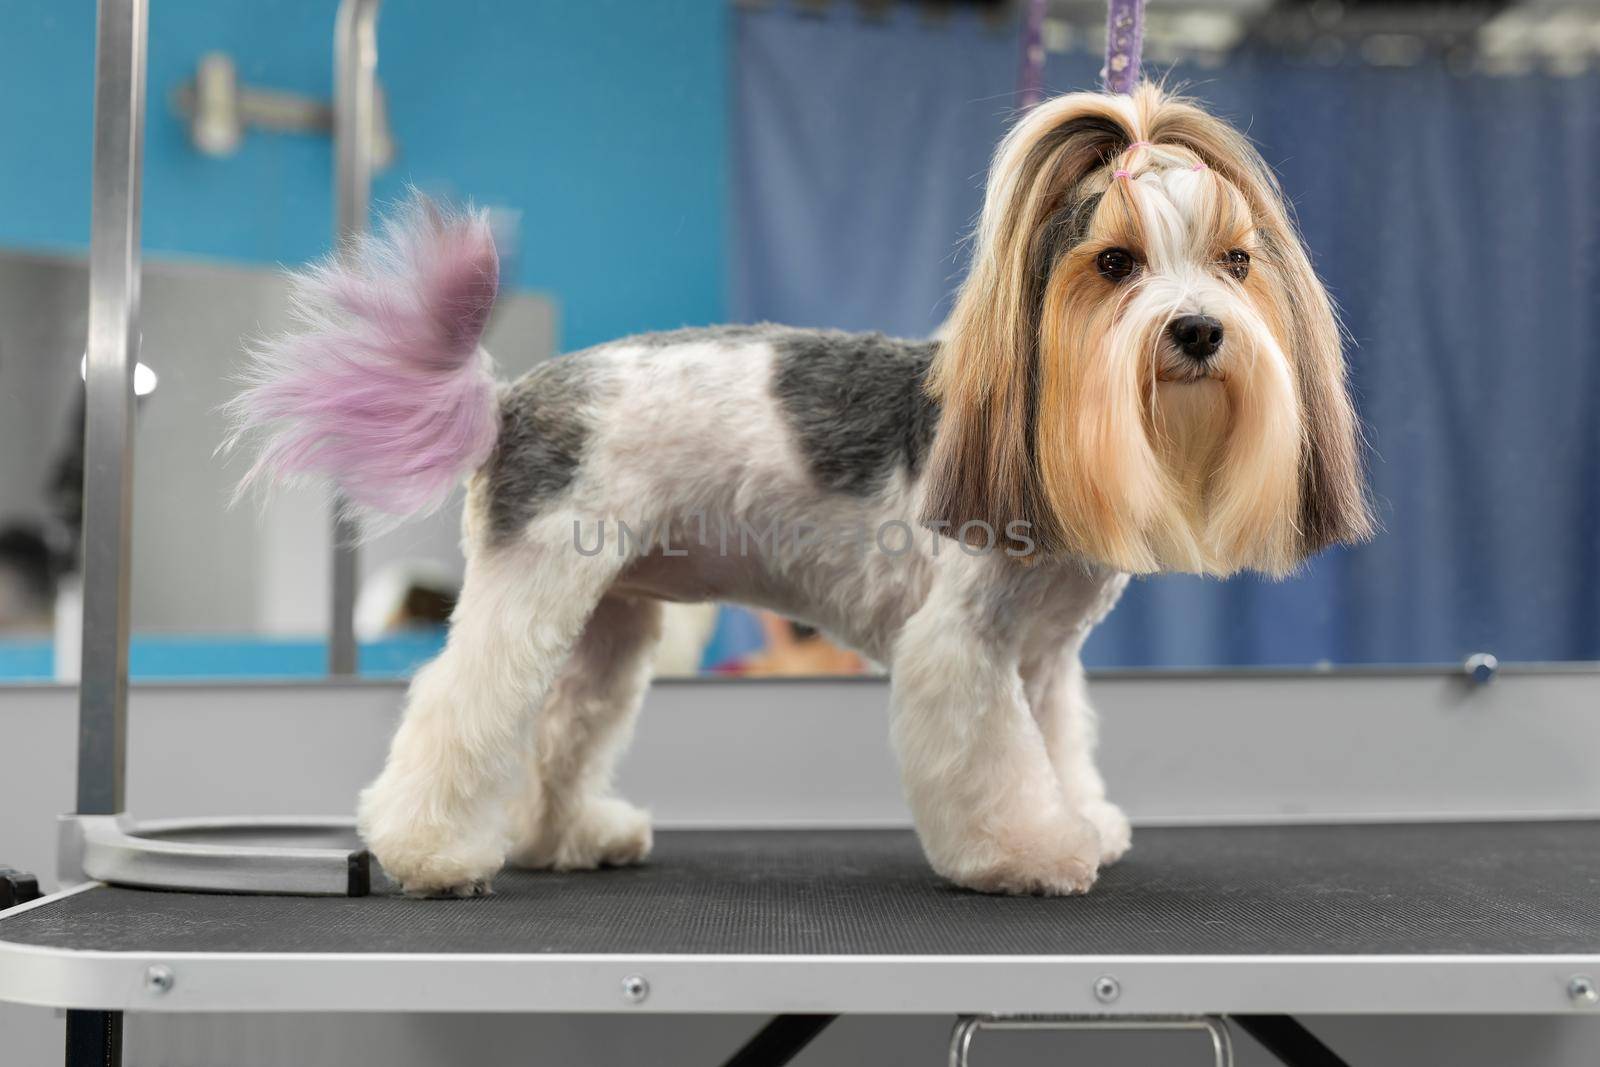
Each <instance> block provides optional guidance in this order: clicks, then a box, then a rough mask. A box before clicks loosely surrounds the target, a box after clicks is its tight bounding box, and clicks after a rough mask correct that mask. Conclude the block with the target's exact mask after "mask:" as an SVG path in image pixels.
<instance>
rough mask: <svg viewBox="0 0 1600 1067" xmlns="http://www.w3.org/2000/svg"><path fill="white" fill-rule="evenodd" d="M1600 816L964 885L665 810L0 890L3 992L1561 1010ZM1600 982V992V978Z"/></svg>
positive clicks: (851, 847)
mask: <svg viewBox="0 0 1600 1067" xmlns="http://www.w3.org/2000/svg"><path fill="white" fill-rule="evenodd" d="M1588 975H1600V822H1590V821H1583V822H1578V821H1568V822H1498V823H1471V824H1468V823H1433V824H1370V825H1327V826H1299V825H1297V826H1273V827H1244V826H1236V827H1184V828H1165V829H1141V830H1140V831H1138V833H1137V834H1136V837H1135V847H1134V849H1133V851H1132V852H1131V853H1130V854H1129V856H1128V857H1127V858H1126V859H1124V860H1123V862H1122V863H1120V864H1118V865H1117V866H1115V867H1113V868H1111V869H1110V870H1109V871H1107V872H1106V873H1105V874H1104V875H1103V877H1102V878H1101V881H1100V883H1099V885H1098V886H1096V887H1095V889H1094V891H1093V892H1092V893H1090V894H1088V895H1087V896H1083V897H1068V898H1052V899H1046V898H1015V897H1012V898H1007V897H992V896H983V895H980V894H976V893H970V892H966V891H963V890H960V889H956V888H953V887H951V886H949V885H947V884H945V883H943V882H942V881H940V880H939V879H938V878H936V877H935V876H934V875H933V874H932V873H930V872H929V870H928V868H927V866H926V864H925V863H924V861H923V859H922V856H921V854H920V852H919V851H918V848H917V844H916V841H915V839H914V838H913V837H912V836H911V835H910V834H909V833H907V832H903V831H880V830H827V831H796V830H783V831H777V830H773V831H766V830H762V831H754V830H720V831H667V832H662V833H661V834H659V835H658V840H657V845H656V852H655V855H654V857H653V858H652V860H651V862H650V863H649V865H647V866H644V867H640V868H632V869H625V870H612V871H599V872H585V873H572V874H552V873H529V872H515V871H508V872H506V873H504V874H502V875H501V876H500V878H499V879H498V880H497V881H496V883H495V893H494V894H493V895H492V896H489V897H484V898H479V899H470V900H412V899H406V898H404V897H400V896H396V895H393V894H392V893H382V892H379V893H375V894H374V895H372V896H368V897H360V898H340V897H282V896H280V897H270V896H237V895H223V894H198V893H172V892H159V891H148V890H135V889H122V888H111V887H106V886H101V885H94V886H90V887H82V888H79V889H74V890H68V891H66V892H63V893H60V894H56V895H55V896H52V897H48V898H45V899H42V900H39V901H35V902H34V903H32V904H28V905H23V906H21V907H19V908H16V909H13V910H11V911H9V912H6V913H4V914H3V915H0V999H4V1000H14V1001H20V1002H25V1003H32V1004H42V1005H51V1006H56V1007H67V1008H80V1009H99V1010H107V1009H114V1010H129V1011H380V1010H381V1011H546V1012H583V1011H658V1012H774V1013H839V1012H881V1013H896V1012H930V1013H997V1014H1030V1013H1047V1014H1052V1015H1066V1014H1074V1015H1075V1014H1096V1015H1105V1014H1137V1015H1160V1014H1183V1015H1202V1014H1224V1013H1226V1014H1235V1013H1271V1014H1299V1013H1306V1014H1314V1013H1406V1014H1432V1013H1452V1012H1458V1013H1478V1012H1484V1013H1565V1012H1582V1011H1591V1010H1600V1009H1595V1008H1594V1007H1592V984H1591V985H1585V983H1584V977H1585V976H1588ZM1586 991H1587V992H1586Z"/></svg>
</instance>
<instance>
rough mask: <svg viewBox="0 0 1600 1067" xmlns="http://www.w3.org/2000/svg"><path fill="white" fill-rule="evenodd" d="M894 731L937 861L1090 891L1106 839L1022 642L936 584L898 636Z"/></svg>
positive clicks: (1002, 888)
mask: <svg viewBox="0 0 1600 1067" xmlns="http://www.w3.org/2000/svg"><path fill="white" fill-rule="evenodd" d="M892 673H893V708H892V722H891V734H892V737H893V740H894V746H895V751H896V755H897V756H898V757H899V760H900V772H901V777H902V779H903V781H904V784H905V790H906V797H907V799H908V801H909V802H910V805H911V811H912V815H913V817H914V819H915V821H916V826H917V834H918V836H919V837H920V838H921V840H922V847H923V851H924V852H926V853H927V856H928V860H929V862H930V863H931V864H932V865H933V868H934V870H936V871H938V872H939V873H940V874H941V875H943V876H944V877H946V878H948V879H950V880H951V881H952V882H955V883H957V884H958V885H962V886H966V887H968V888H970V889H977V890H982V891H984V892H994V893H1043V894H1052V895H1054V894H1065V893H1082V892H1084V891H1085V890H1087V889H1088V888H1089V887H1090V886H1091V885H1093V884H1094V880H1095V873H1096V871H1097V870H1098V868H1099V865H1100V838H1099V834H1098V832H1097V831H1096V829H1095V827H1094V825H1093V824H1092V823H1091V822H1090V821H1089V820H1088V819H1086V818H1084V817H1083V815H1081V814H1080V813H1078V812H1076V811H1074V810H1072V808H1071V806H1070V805H1069V804H1068V803H1067V800H1066V797H1065V795H1064V794H1063V792H1062V790H1061V788H1060V785H1059V784H1058V782H1057V780H1056V774H1055V770H1054V769H1053V768H1052V766H1051V763H1050V757H1049V755H1048V753H1047V752H1046V750H1045V745H1044V740H1043V738H1042V736H1041V735H1040V733H1039V728H1038V726H1037V725H1036V724H1035V722H1034V719H1033V715H1032V713H1031V711H1030V710H1029V707H1028V702H1027V699H1026V697H1025V695H1024V693H1023V686H1022V679H1021V675H1020V674H1019V672H1018V655H1017V650H1016V647H1015V643H1014V642H1013V641H1012V640H1010V639H1008V638H1007V637H1006V636H1005V635H1003V634H1001V633H997V632H994V629H993V628H992V627H990V626H989V625H988V624H987V623H986V622H985V620H983V619H981V618H977V617H975V614H974V609H973V608H972V607H971V606H970V599H969V598H967V597H964V596H960V595H958V594H955V593H954V592H953V591H950V590H943V591H941V590H940V589H938V588H936V589H935V591H934V593H933V595H931V596H930V597H929V600H928V602H927V603H926V604H925V605H924V606H923V607H922V608H921V609H920V610H919V611H918V612H917V613H916V614H915V615H913V616H912V617H911V619H910V620H909V621H908V622H907V623H906V626H905V628H904V630H903V631H902V632H901V635H900V638H899V640H898V641H897V643H896V646H895V654H894V662H893V668H892Z"/></svg>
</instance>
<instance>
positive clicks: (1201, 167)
mask: <svg viewBox="0 0 1600 1067" xmlns="http://www.w3.org/2000/svg"><path fill="white" fill-rule="evenodd" d="M1189 169H1190V170H1195V171H1199V170H1210V169H1211V168H1210V167H1208V166H1206V165H1205V164H1204V163H1196V164H1195V165H1194V166H1192V167H1190V168H1189Z"/></svg>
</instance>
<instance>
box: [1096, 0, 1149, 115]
mask: <svg viewBox="0 0 1600 1067" xmlns="http://www.w3.org/2000/svg"><path fill="white" fill-rule="evenodd" d="M1143 49H1144V0H1109V2H1108V3H1107V5H1106V65H1105V66H1104V67H1103V68H1102V69H1101V71H1100V81H1101V82H1102V83H1103V84H1104V85H1105V87H1106V91H1107V92H1112V93H1129V92H1132V91H1133V87H1134V85H1135V84H1137V83H1138V81H1139V53H1140V52H1141V51H1142V50H1143Z"/></svg>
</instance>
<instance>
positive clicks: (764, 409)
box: [361, 341, 1129, 893]
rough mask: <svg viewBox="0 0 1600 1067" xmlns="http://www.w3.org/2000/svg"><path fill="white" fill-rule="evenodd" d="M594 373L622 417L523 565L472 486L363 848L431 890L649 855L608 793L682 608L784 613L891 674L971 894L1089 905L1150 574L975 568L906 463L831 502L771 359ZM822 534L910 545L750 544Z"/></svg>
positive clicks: (931, 803)
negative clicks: (861, 533) (1104, 623)
mask: <svg viewBox="0 0 1600 1067" xmlns="http://www.w3.org/2000/svg"><path fill="white" fill-rule="evenodd" d="M584 358H587V359H590V360H593V361H595V362H596V363H597V364H598V366H597V367H596V368H595V374H596V377H597V379H598V381H599V383H600V384H599V387H598V388H597V389H596V391H597V392H598V393H601V394H609V399H608V400H607V402H606V411H605V413H604V416H603V418H601V419H600V420H599V421H598V425H599V426H600V427H601V429H600V431H599V432H598V433H597V435H596V436H595V438H594V439H593V440H591V441H590V442H589V443H588V445H587V446H586V448H585V454H584V461H583V466H582V468H581V470H580V474H579V477H578V479H577V481H576V482H575V483H574V484H573V486H572V487H571V489H570V491H569V493H568V495H567V496H566V497H565V498H564V500H563V502H562V504H561V506H560V507H557V508H554V509H552V510H551V511H549V512H548V513H546V514H543V515H540V516H539V517H537V518H536V519H535V520H534V521H533V522H532V523H531V524H530V525H529V527H528V528H527V529H526V530H525V532H524V535H523V537H522V538H521V539H519V541H518V542H517V543H515V544H513V545H510V546H498V547H497V546H495V545H492V544H491V543H490V539H489V538H488V536H487V532H486V519H485V516H484V507H485V500H484V497H485V493H486V492H487V488H486V486H485V484H484V480H483V479H482V478H477V479H475V480H474V481H473V483H472V484H471V486H470V488H469V494H468V507H467V519H466V523H465V527H466V530H465V538H466V545H467V549H468V559H469V562H468V568H467V576H466V585H465V588H464V590H463V594H462V599H461V603H460V606H459V607H458V609H457V613H456V616H455V621H454V623H453V626H452V630H451V634H450V640H449V645H448V647H447V648H446V650H445V652H444V654H443V655H441V656H440V658H439V659H438V660H436V661H435V662H434V663H432V664H429V665H428V666H427V667H425V668H424V669H423V670H422V672H421V673H419V675H418V676H417V678H416V680H415V682H414V683H413V686H412V694H411V699H410V705H409V708H408V710H407V713H406V718H405V721H404V723H403V724H402V726H401V729H400V731H399V733H398V734H397V735H396V737H395V740H394V745H393V748H392V750H391V753H390V757H389V763H388V766H387V767H386V768H385V770H384V772H383V774H382V775H381V776H380V777H379V779H378V780H377V781H376V782H375V783H374V784H373V785H372V787H371V788H370V789H368V790H367V791H366V793H365V794H364V795H363V797H362V804H361V828H362V833H363V836H364V837H365V838H366V840H367V842H368V843H369V844H370V845H371V846H372V848H373V849H374V851H375V852H376V854H377V855H378V857H379V859H380V860H381V862H382V863H383V865H384V867H385V868H386V869H387V870H388V871H389V872H390V873H391V874H392V875H394V876H395V877H397V878H399V879H400V880H401V881H402V882H403V883H404V884H405V886H406V888H407V889H408V890H411V891H414V892H426V893H432V892H472V891H474V890H475V888H476V887H480V886H483V885H485V884H487V882H488V881H489V879H490V878H491V877H492V875H493V874H494V872H495V871H496V870H498V869H499V867H500V865H501V863H502V861H503V860H504V859H505V857H507V856H508V855H509V856H510V857H511V859H512V861H513V862H516V863H519V864H524V865H530V866H554V867H559V868H570V867H587V866H595V865H597V864H601V863H628V862H634V861H637V860H639V859H641V858H643V857H644V855H645V854H646V853H648V851H649V847H650V831H649V824H648V821H647V819H646V817H645V816H644V814H643V813H642V812H640V811H639V810H638V809H636V808H633V807H632V806H630V805H628V804H626V803H624V802H622V801H621V800H619V799H617V798H615V797H613V796H612V795H611V793H610V776H611V765H612V763H613V761H614V760H615V758H616V756H617V754H618V753H619V751H620V749H621V748H622V746H623V745H624V744H625V743H626V740H627V737H628V734H629V732H630V730H631V726H632V720H633V717H634V714H635V713H636V711H637V710H638V706H639V704H640V702H641V700H642V697H643V693H644V690H645V687H646V686H647V684H648V681H649V678H648V669H647V664H648V660H649V655H650V651H651V648H652V645H653V642H654V641H655V640H656V639H657V637H658V635H659V630H658V622H657V617H658V615H659V608H658V606H657V605H656V604H655V603H654V602H653V601H654V600H655V599H658V598H659V599H670V600H688V601H694V600H702V599H718V600H733V601H739V602H743V603H747V604H751V605H755V606H759V607H764V608H768V609H771V610H773V611H777V612H779V613H782V614H784V615H787V616H790V617H793V618H797V619H801V620H803V621H806V622H808V623H811V624H812V625H815V626H817V627H818V628H819V629H822V630H824V631H825V632H827V633H828V634H830V635H831V636H833V637H834V638H835V639H836V640H838V641H840V642H841V643H843V644H846V645H848V646H850V647H853V648H855V649H857V650H859V651H860V652H861V653H862V654H863V655H866V656H868V657H870V658H872V659H875V660H877V661H879V662H881V663H883V664H885V665H886V666H888V667H889V668H890V670H891V671H892V673H893V675H894V679H895V680H894V688H893V710H892V712H891V714H892V736H893V740H894V746H895V749H896V752H897V753H898V755H899V759H900V763H901V768H902V772H903V775H904V781H905V786H906V791H907V797H908V799H909V801H910V803H911V806H912V810H913V813H914V815H915V818H916V824H917V829H918V832H919V834H920V836H921V839H922V841H923V844H924V847H925V849H926V851H927V853H928V856H929V858H930V860H931V861H932V863H933V865H934V867H935V869H936V870H938V871H939V872H940V873H941V874H943V875H944V876H945V877H947V878H950V879H951V880H953V881H955V882H958V883H960V884H962V885H966V886H970V887H973V888H978V889H987V890H994V891H1011V892H1043V893H1071V892H1081V891H1083V890H1085V889H1087V888H1088V887H1089V886H1090V885H1091V884H1092V883H1093V881H1094V878H1095V874H1096V872H1097V870H1098V869H1099V867H1100V865H1101V864H1102V863H1106V862H1110V861H1112V860H1114V859H1116V858H1117V857H1118V856H1120V855H1121V854H1122V853H1123V851H1125V850H1126V849H1127V847H1128V843H1129V829H1128V824H1127V820H1126V819H1125V818H1124V817H1123V816H1122V814H1121V813H1120V812H1119V811H1118V810H1117V809H1116V808H1115V807H1113V806H1112V805H1111V804H1109V803H1108V802H1107V801H1106V799H1105V789H1104V785H1103V783H1102V782H1101V780H1100V777H1099V774H1098V773H1097V771H1096V770H1095V767H1094V764H1093V761H1092V749H1093V740H1094V726H1093V715H1092V712H1091V711H1090V709H1089V706H1088V704H1087V701H1086V700H1085V695H1084V690H1083V684H1082V670H1081V667H1080V665H1079V662H1078V650H1079V648H1080V647H1081V645H1082V641H1083V639H1084V637H1085V636H1086V635H1087V633H1088V631H1089V629H1090V627H1091V626H1092V625H1093V624H1094V623H1095V622H1096V621H1098V620H1099V619H1100V618H1101V617H1102V616H1103V615H1104V614H1105V613H1106V612H1107V611H1108V610H1109V609H1110V608H1111V606H1112V604H1113V603H1114V602H1115V600H1116V597H1117V596H1118V594H1119V593H1120V592H1121V589H1122V586H1123V584H1124V582H1125V581H1126V578H1125V576H1123V575H1120V574H1117V573H1115V572H1110V571H1106V570H1103V569H1099V568H1095V567H1092V566H1086V565H1084V564H1081V563H1078V562H1063V563H1048V562H1046V563H1040V564H1035V565H1033V566H1030V567H1022V566H1019V565H1018V564H1017V563H1016V562H1015V561H1014V560H1012V559H1010V558H1008V557H1006V556H1005V554H1004V553H1003V552H991V553H987V554H981V555H974V554H972V553H974V552H976V549H970V548H964V547H962V546H961V545H958V544H957V543H956V542H955V541H953V540H950V539H948V538H944V537H939V536H937V535H935V534H933V533H932V532H931V531H928V530H926V529H925V528H923V527H922V526H921V525H920V524H919V522H918V515H919V508H920V495H919V491H918V485H917V484H916V483H915V481H913V480H912V479H910V478H907V477H906V476H904V474H903V472H896V473H895V475H894V476H893V477H892V478H891V480H890V482H889V484H888V486H887V487H886V488H885V489H884V491H883V492H881V493H879V494H874V495H872V496H869V497H865V498H860V497H851V496H846V495H843V494H839V493H830V492H826V491H823V490H819V489H818V488H817V487H816V486H815V484H814V483H813V480H812V479H811V477H810V476H809V474H808V473H807V470H806V465H805V463H804V461H803V458H802V457H801V456H800V455H798V454H797V452H796V449H795V445H794V442H793V438H792V435H791V434H790V432H789V430H788V428H787V427H786V425H785V424H784V420H783V416H782V413H781V412H780V411H778V410H777V408H776V404H775V401H774V399H773V386H772V368H773V363H774V354H773V351H772V348H771V346H770V345H769V344H767V343H765V342H761V341H755V342H747V343H737V344H727V343H719V342H703V343H689V344H682V345H671V346H667V347H651V348H640V347H634V346H630V345H629V344H628V343H627V342H621V343H618V344H616V345H614V346H610V347H609V348H607V349H605V350H602V351H599V352H594V353H590V354H588V355H587V356H585V357H584ZM709 383H714V384H715V390H716V391H715V393H714V394H713V395H714V400H712V401H710V402H709V403H708V402H707V401H706V400H705V399H704V398H705V397H706V396H707V387H708V384H709ZM708 408H710V410H708ZM689 411H693V412H695V416H696V417H695V418H693V419H685V418H684V413H685V412H689ZM705 516H710V517H711V518H710V520H709V521H710V524H711V525H710V530H711V532H710V535H709V537H708V538H707V542H706V543H705V544H700V543H698V542H699V539H700V532H699V525H700V522H701V519H702V517H705ZM618 520H620V521H622V522H624V523H626V524H627V525H628V526H629V528H630V529H631V530H633V531H640V530H644V529H650V530H652V531H660V530H661V529H662V528H663V524H670V527H671V529H672V531H673V532H672V533H670V534H669V535H668V537H667V545H668V550H669V551H671V552H673V553H677V552H687V553H688V555H687V556H677V555H673V556H667V555H664V554H662V552H661V550H660V549H659V547H658V548H657V550H656V551H655V552H652V553H650V554H648V555H646V554H644V553H643V552H641V551H640V546H639V545H638V543H637V542H636V541H631V540H630V541H628V542H627V543H626V545H623V543H622V542H621V540H620V539H619V538H618V536H617V534H616V532H615V531H616V529H617V528H616V525H615V524H616V522H617V521H618ZM601 521H604V522H605V523H606V529H607V534H606V538H605V541H604V546H603V549H602V551H600V552H599V553H598V554H595V555H592V556H586V555H583V554H581V553H580V552H579V551H578V550H577V548H576V546H575V543H574V536H575V533H574V524H575V523H576V524H579V530H580V535H581V540H582V544H583V547H584V549H585V550H586V551H588V550H592V549H593V548H594V547H595V544H596V537H595V532H594V531H595V530H596V528H597V524H598V523H599V522H601ZM741 523H743V524H744V525H743V527H741V526H740V524H741ZM800 523H809V524H814V525H815V526H816V527H819V528H821V529H823V530H844V529H854V528H858V527H862V526H864V527H865V528H866V529H867V530H868V531H869V534H870V533H874V532H878V531H883V532H884V541H885V543H886V544H887V546H888V548H889V550H890V551H884V550H882V549H881V548H879V547H878V546H876V545H873V546H869V547H867V548H865V549H863V548H861V547H859V546H854V545H847V544H839V543H831V544H829V543H823V539H822V538H818V539H817V540H816V541H814V542H811V543H805V542H806V541H807V539H806V538H805V537H804V536H801V535H797V536H795V537H788V536H780V537H778V538H776V539H769V540H767V541H766V542H765V544H766V545H767V546H770V547H763V548H758V547H757V546H756V545H755V537H754V535H748V536H747V538H746V547H747V548H748V551H747V552H743V553H742V552H741V550H740V548H741V546H740V545H739V536H740V531H741V529H743V530H745V531H755V532H756V533H761V532H764V531H767V530H768V529H769V528H772V527H773V525H774V524H776V528H777V529H779V530H780V531H788V530H794V529H796V527H797V525H798V524H800ZM719 527H723V528H726V529H727V531H728V554H727V555H726V556H724V555H722V552H721V544H720V536H719V534H720V530H719ZM912 532H914V535H913V536H911V538H910V540H911V547H910V548H909V549H908V550H906V551H903V552H901V551H899V550H900V548H901V546H902V545H903V544H904V539H903V535H904V534H906V533H912ZM797 542H799V543H797ZM657 544H658V545H659V537H658V538H657ZM619 548H625V551H623V552H619ZM891 553H893V554H891ZM597 603H598V604H599V605H600V607H599V610H598V611H597V612H596V613H595V614H594V615H593V617H592V618H591V617H590V613H591V611H593V610H594V606H595V605H596V604H597ZM536 705H542V707H541V708H540V710H539V711H538V712H537V714H536V715H534V716H533V722H534V726H533V734H532V736H531V737H530V734H529V726H530V721H529V709H530V708H531V707H534V706H536ZM980 735H981V736H982V738H983V740H982V741H981V742H979V741H978V738H979V736H980Z"/></svg>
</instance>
